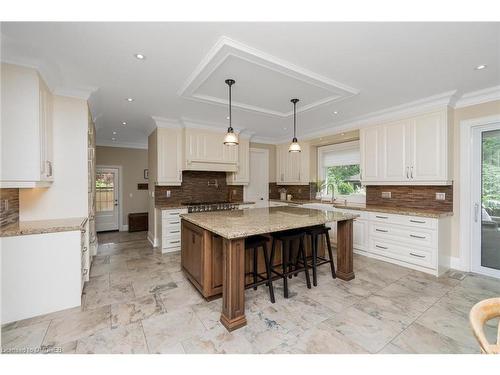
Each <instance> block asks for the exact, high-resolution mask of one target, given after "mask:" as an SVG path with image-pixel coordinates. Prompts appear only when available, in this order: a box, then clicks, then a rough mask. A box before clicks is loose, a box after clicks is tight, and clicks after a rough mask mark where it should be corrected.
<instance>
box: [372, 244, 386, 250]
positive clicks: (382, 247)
mask: <svg viewBox="0 0 500 375" xmlns="http://www.w3.org/2000/svg"><path fill="white" fill-rule="evenodd" d="M375 247H378V248H379V249H384V250H387V247H385V246H380V245H375Z"/></svg>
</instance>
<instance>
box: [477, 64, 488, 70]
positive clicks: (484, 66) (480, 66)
mask: <svg viewBox="0 0 500 375" xmlns="http://www.w3.org/2000/svg"><path fill="white" fill-rule="evenodd" d="M487 66H488V65H484V64H481V65H478V66H476V68H475V69H476V70H483V69H484V68H486V67H487Z"/></svg>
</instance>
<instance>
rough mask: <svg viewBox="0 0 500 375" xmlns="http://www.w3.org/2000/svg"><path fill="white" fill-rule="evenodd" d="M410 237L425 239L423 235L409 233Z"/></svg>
mask: <svg viewBox="0 0 500 375" xmlns="http://www.w3.org/2000/svg"><path fill="white" fill-rule="evenodd" d="M410 237H413V238H420V239H421V240H425V236H417V235H416V234H410Z"/></svg>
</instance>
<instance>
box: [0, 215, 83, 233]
mask: <svg viewBox="0 0 500 375" xmlns="http://www.w3.org/2000/svg"><path fill="white" fill-rule="evenodd" d="M86 222H87V218H86V217H71V218H65V219H51V220H34V221H21V222H19V223H15V224H11V225H8V226H6V227H4V228H0V237H13V236H23V235H28V234H42V233H55V232H71V231H74V230H82V229H83V228H84V227H85V223H86Z"/></svg>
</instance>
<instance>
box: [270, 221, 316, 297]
mask: <svg viewBox="0 0 500 375" xmlns="http://www.w3.org/2000/svg"><path fill="white" fill-rule="evenodd" d="M272 237H273V243H272V247H271V259H274V255H275V252H276V244H277V242H278V241H280V242H281V269H282V272H278V271H275V269H274V268H275V267H274V266H273V264H272V263H271V271H272V272H273V273H275V274H276V275H278V276H280V277H281V278H282V279H283V289H284V297H285V298H288V277H291V276H292V275H294V274H297V273H298V272H302V271H304V272H305V274H306V283H307V288H309V289H311V280H310V278H309V269H308V266H307V258H306V251H305V246H304V237H305V232H304V231H303V230H300V231H284V232H277V233H273V234H272ZM296 241H298V242H299V248H298V251H297V253H296V254H293V252H292V250H293V249H292V244H293V243H294V242H296ZM294 258H295V259H294ZM292 268H293V269H292Z"/></svg>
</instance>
